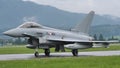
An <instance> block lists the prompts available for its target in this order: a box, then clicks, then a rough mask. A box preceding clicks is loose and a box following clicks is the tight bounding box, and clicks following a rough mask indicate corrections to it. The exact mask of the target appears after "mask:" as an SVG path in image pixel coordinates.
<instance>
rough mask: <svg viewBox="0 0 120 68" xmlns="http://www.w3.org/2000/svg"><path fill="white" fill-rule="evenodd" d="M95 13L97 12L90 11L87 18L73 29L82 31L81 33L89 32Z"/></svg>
mask: <svg viewBox="0 0 120 68" xmlns="http://www.w3.org/2000/svg"><path fill="white" fill-rule="evenodd" d="M94 14H95V12H94V11H91V12H89V14H88V15H87V16H86V18H85V19H84V20H83V21H82V22H81V23H79V24H77V25H76V26H75V27H74V28H73V29H72V31H74V32H78V33H79V32H81V33H85V34H88V32H89V28H90V25H91V23H92V20H93V17H94Z"/></svg>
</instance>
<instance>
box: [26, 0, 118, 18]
mask: <svg viewBox="0 0 120 68" xmlns="http://www.w3.org/2000/svg"><path fill="white" fill-rule="evenodd" d="M24 1H32V2H35V3H37V4H42V5H50V6H54V7H56V8H59V9H62V10H66V11H70V12H77V13H88V12H89V11H91V10H94V11H95V12H96V14H100V15H103V14H108V15H112V16H119V17H120V0H24Z"/></svg>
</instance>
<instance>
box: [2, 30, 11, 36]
mask: <svg viewBox="0 0 120 68" xmlns="http://www.w3.org/2000/svg"><path fill="white" fill-rule="evenodd" d="M3 34H4V35H8V36H11V35H12V31H11V30H8V31H5V32H3Z"/></svg>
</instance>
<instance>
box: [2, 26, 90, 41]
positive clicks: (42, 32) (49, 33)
mask: <svg viewBox="0 0 120 68" xmlns="http://www.w3.org/2000/svg"><path fill="white" fill-rule="evenodd" d="M4 34H6V35H9V36H12V37H25V36H24V35H23V34H30V35H33V36H36V37H42V38H54V39H56V38H57V39H63V40H64V39H74V40H92V37H90V36H88V35H86V34H82V33H76V32H72V31H66V30H59V29H52V28H51V29H41V28H15V29H11V30H8V31H6V32H4Z"/></svg>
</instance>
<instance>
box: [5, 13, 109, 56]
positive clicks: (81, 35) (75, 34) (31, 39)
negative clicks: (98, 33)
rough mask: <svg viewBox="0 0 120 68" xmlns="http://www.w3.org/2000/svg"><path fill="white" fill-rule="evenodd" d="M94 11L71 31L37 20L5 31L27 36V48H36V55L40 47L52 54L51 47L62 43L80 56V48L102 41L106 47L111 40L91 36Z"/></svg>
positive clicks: (16, 35)
mask: <svg viewBox="0 0 120 68" xmlns="http://www.w3.org/2000/svg"><path fill="white" fill-rule="evenodd" d="M94 14H95V13H94V11H91V12H89V14H88V15H87V16H86V17H85V19H84V20H83V21H82V22H81V23H79V24H77V25H76V26H75V27H74V28H73V29H71V31H67V30H60V29H55V28H50V27H46V26H43V25H40V24H38V23H35V22H25V23H24V24H22V25H20V26H18V27H17V28H14V29H11V30H8V31H6V32H4V34H5V35H8V36H12V37H25V38H26V37H27V38H28V45H26V47H27V48H31V49H35V53H34V55H35V57H38V56H39V52H38V49H44V53H45V56H50V48H51V47H55V46H57V45H61V46H63V45H64V47H65V48H68V49H71V50H72V54H73V56H78V49H86V48H92V47H93V44H94V43H102V44H103V45H104V46H105V47H106V46H108V44H109V43H110V42H109V41H94V40H93V39H94V38H93V37H91V36H89V34H88V32H89V27H90V25H91V23H92V20H93V17H94Z"/></svg>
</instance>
